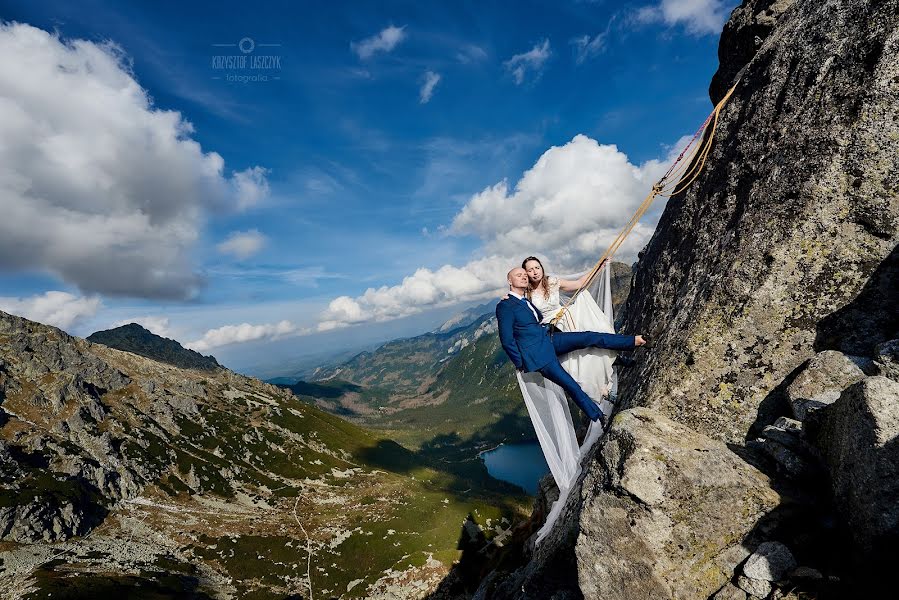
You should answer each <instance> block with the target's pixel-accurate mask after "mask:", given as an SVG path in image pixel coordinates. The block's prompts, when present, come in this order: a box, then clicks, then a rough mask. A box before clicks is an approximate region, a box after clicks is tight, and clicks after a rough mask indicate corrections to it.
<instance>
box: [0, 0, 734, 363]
mask: <svg viewBox="0 0 899 600" xmlns="http://www.w3.org/2000/svg"><path fill="white" fill-rule="evenodd" d="M735 4H736V3H735V2H723V1H720V0H662V1H661V2H651V1H648V2H634V3H613V2H601V1H600V2H584V1H571V2H496V3H474V2H444V3H436V2H433V3H432V2H405V3H404V2H380V3H373V2H354V3H349V2H331V3H318V2H316V3H312V2H282V3H278V2H270V3H265V4H260V3H248V2H239V3H238V2H217V3H208V4H207V3H200V2H193V3H192V2H132V3H122V2H100V1H97V2H53V1H46V2H40V3H34V2H15V1H14V2H9V1H6V0H3V1H2V2H0V19H2V20H3V21H4V22H5V25H4V29H3V32H2V35H3V45H2V50H3V52H4V61H3V63H0V100H3V101H5V102H7V103H8V104H9V105H11V106H14V107H16V110H15V111H12V112H7V115H8V116H7V117H5V118H0V133H4V134H6V135H5V139H13V140H18V139H21V140H22V141H21V147H16V146H15V145H14V144H10V146H11V149H9V150H8V151H9V152H15V156H16V157H18V158H17V159H16V161H6V163H5V164H6V166H5V167H0V206H3V207H4V209H6V208H10V210H4V212H5V213H6V214H7V215H11V216H8V217H7V221H8V222H7V224H6V226H7V228H8V230H3V231H0V233H3V234H5V235H4V236H3V237H5V238H6V240H7V241H6V242H5V245H4V242H3V241H0V251H2V254H3V255H5V256H6V258H5V259H4V258H0V308H3V309H4V310H9V311H11V312H17V313H18V314H24V315H25V316H29V317H31V318H35V319H37V320H42V321H44V322H50V323H53V324H56V325H59V326H61V327H63V328H64V329H66V330H67V331H69V332H71V333H73V334H76V335H87V334H89V333H90V332H92V331H95V330H97V329H104V328H108V327H110V326H112V325H114V324H116V323H118V322H120V321H123V320H124V321H127V320H140V321H142V322H144V323H145V324H147V325H148V326H150V328H151V329H155V330H156V331H157V332H159V333H162V334H163V335H170V336H173V337H176V338H177V339H179V341H182V342H185V343H187V342H191V343H192V345H194V347H197V348H198V349H200V350H201V351H204V352H209V353H213V354H215V355H216V356H217V357H220V358H221V359H223V360H224V362H225V363H226V364H228V365H229V366H233V367H235V368H237V369H245V370H252V368H253V367H255V366H257V365H260V364H262V363H263V362H265V360H264V359H263V358H262V357H261V356H260V355H265V358H267V357H268V355H272V358H271V362H275V356H274V355H277V357H278V358H279V359H283V358H284V357H285V356H292V355H296V356H299V355H302V354H303V353H304V352H312V351H313V350H315V351H321V350H324V349H336V348H343V347H347V346H350V345H352V344H358V345H361V344H365V343H370V342H372V341H375V340H378V339H389V338H391V337H396V336H398V335H409V334H412V333H416V332H418V331H423V330H425V329H428V328H430V327H432V326H434V325H435V324H436V323H437V322H438V321H439V320H440V319H442V318H445V317H446V316H447V315H449V314H450V313H452V312H453V311H454V310H458V307H459V306H461V305H464V304H465V303H473V302H483V300H484V299H485V298H487V297H489V296H490V295H491V294H495V291H496V290H497V289H499V288H501V287H502V278H501V277H499V278H498V280H497V276H496V274H497V273H504V272H505V270H504V269H505V267H506V266H507V265H509V264H510V261H514V260H516V259H517V257H518V256H524V255H527V254H531V253H535V252H536V253H540V254H541V255H542V256H545V257H547V259H548V260H549V261H550V263H551V264H553V265H555V266H556V268H557V269H558V270H563V271H564V270H566V269H567V270H576V269H579V268H583V267H585V266H587V265H589V264H590V262H592V261H591V260H590V259H591V258H595V257H598V255H599V254H600V253H601V249H602V248H603V247H604V245H603V244H605V243H606V242H607V240H608V239H609V236H611V235H612V234H613V233H614V232H615V231H617V228H618V227H620V225H621V223H623V222H624V220H626V218H627V216H628V215H629V211H630V208H631V207H632V205H633V203H634V202H635V200H634V198H636V197H637V196H638V195H640V190H641V189H642V190H644V191H643V192H642V193H645V190H648V188H649V185H650V184H651V181H650V180H651V179H652V176H653V175H654V174H655V173H657V172H658V165H659V164H661V163H658V162H655V161H662V160H664V159H665V157H666V156H667V155H668V154H669V153H670V151H671V149H672V147H673V146H675V145H676V143H677V141H678V140H679V139H680V138H681V137H682V136H684V135H685V134H688V133H692V132H693V131H694V130H695V128H696V127H697V126H698V124H699V123H700V122H701V121H702V120H703V119H704V118H705V116H706V115H707V114H708V112H709V110H710V108H711V106H710V102H709V100H708V95H707V88H708V83H709V80H710V78H711V75H712V74H713V73H714V71H715V69H716V68H717V42H718V34H719V32H720V26H721V25H722V24H723V21H724V19H726V16H727V14H728V13H729V10H730V9H731V8H732V7H733V6H734V5H735ZM12 22H16V23H18V24H20V26H18V27H16V26H13V25H12ZM24 25H27V26H29V27H28V28H24V27H23V26H24ZM30 28H35V30H32V29H30ZM36 30H42V31H43V32H49V33H50V34H54V35H55V37H54V35H49V36H45V37H42V36H41V35H38V34H39V33H40V32H39V31H36ZM78 40H81V41H80V42H79V41H78ZM11 55H12V56H11ZM17 55H18V56H17ZM215 57H231V58H230V59H228V58H226V59H216V58H215ZM235 57H242V58H243V59H244V60H248V61H251V60H259V61H267V62H266V63H264V64H265V65H266V66H268V67H270V68H265V69H250V68H247V67H241V66H240V65H239V64H238V65H235V64H234V63H233V61H234V59H235ZM262 57H270V58H262ZM19 59H21V60H19ZM217 60H218V62H216V61H217ZM228 60H231V61H232V62H231V67H232V68H217V67H218V66H222V65H225V64H226V62H227V61H228ZM69 63H71V65H70V66H68V67H66V69H68V70H65V69H62V67H61V66H60V65H63V64H69ZM247 64H249V63H247ZM260 64H263V63H260ZM23 65H24V66H23ZM17 69H18V70H17ZM60 70H63V71H65V72H64V74H63V75H60V74H59V73H60ZM4 71H6V73H5V75H4ZM229 76H230V79H231V80H229ZM41 77H45V78H46V82H44V81H43V80H42V79H41ZM252 78H255V80H248V79H252ZM260 79H264V80H260ZM122 89H124V90H126V91H127V94H124V96H126V97H124V98H123V93H121V92H116V93H112V92H110V90H122ZM92 94H93V95H92ZM107 103H108V105H107ZM166 111H171V112H166ZM166 115H169V116H166ZM172 115H174V116H172ZM187 123H189V124H190V125H186V124H187ZM48 124H49V125H48ZM175 131H177V134H174V133H172V132H175ZM14 134H15V135H14ZM16 135H19V136H20V137H16ZM576 136H580V137H576ZM35 140H40V141H35ZM147 140H151V141H147ZM554 147H555V149H554V150H551V149H553V148H554ZM23 156H26V157H31V158H28V159H27V160H26V159H25V158H22V157H23ZM0 158H2V157H0ZM217 161H218V162H217ZM0 162H3V161H0ZM13 163H15V164H13ZM4 171H5V172H4ZM36 180H37V181H41V182H44V183H42V184H41V185H40V186H32V187H30V188H28V187H27V186H21V185H18V184H17V183H16V182H19V181H36ZM600 180H601V181H600ZM9 182H12V183H9ZM504 182H505V183H504ZM604 182H605V183H604ZM39 187H42V188H43V189H37V188H39ZM72 189H75V190H77V191H78V192H79V193H72V194H71V195H70V194H69V193H68V192H67V191H66V190H72ZM73 197H74V199H73ZM591 198H592V199H591ZM640 199H642V196H641V197H640ZM588 200H590V201H591V204H590V206H589V207H587V205H584V206H582V205H581V204H579V203H580V202H587V201H588ZM26 205H27V206H26ZM598 205H601V208H594V207H596V206H598ZM37 206H40V209H38V208H34V207H37ZM29 207H31V208H33V209H34V210H33V211H32V212H31V213H29V211H28V208H29ZM560 207H561V208H560ZM13 209H14V210H13ZM547 211H549V212H547ZM32 213H33V214H32ZM560 213H564V217H560V216H558V215H559V214H560ZM547 215H549V216H547ZM657 217H658V212H656V213H655V215H654V216H652V215H651V216H650V219H649V222H648V223H647V224H646V226H645V228H644V230H643V231H642V232H639V235H637V236H636V237H635V242H634V245H633V246H632V247H630V248H628V249H627V250H626V252H625V255H623V256H622V257H621V258H623V259H625V260H628V259H633V255H635V253H636V250H637V249H639V248H638V246H639V245H640V244H642V243H645V241H646V240H647V239H648V236H649V235H650V234H651V231H652V226H653V224H654V222H653V219H657ZM44 223H51V225H48V226H47V228H48V230H49V233H43V235H45V236H50V235H52V241H48V240H50V238H49V237H41V235H38V234H37V233H35V230H36V229H37V224H40V225H41V226H43V224H44ZM509 223H512V224H509ZM591 223H595V225H596V227H591ZM2 228H3V226H2V225H0V229H2ZM54 228H56V229H54ZM596 231H600V232H602V233H601V234H597V235H594V232H596ZM129 235H133V236H134V237H133V238H129V237H128V236H129ZM60 240H62V241H60ZM135 240H138V241H135ZM628 253H629V254H628ZM494 281H495V285H494ZM369 289H370V290H371V291H370V292H369V293H367V294H366V290H369ZM400 317H402V318H400ZM241 340H243V341H241ZM273 340H276V341H277V343H273Z"/></svg>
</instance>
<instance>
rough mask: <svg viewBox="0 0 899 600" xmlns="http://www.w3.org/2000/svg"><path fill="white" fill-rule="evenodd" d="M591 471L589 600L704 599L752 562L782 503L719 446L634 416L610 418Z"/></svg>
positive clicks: (583, 521) (584, 538)
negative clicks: (759, 530) (762, 530)
mask: <svg viewBox="0 0 899 600" xmlns="http://www.w3.org/2000/svg"><path fill="white" fill-rule="evenodd" d="M591 473H592V475H593V477H594V478H595V481H596V482H597V483H600V482H601V483H600V485H601V488H600V490H599V491H598V493H596V492H592V493H591V494H590V496H589V497H588V498H586V499H585V501H584V503H583V507H582V509H581V514H580V535H579V536H578V540H577V544H576V550H575V551H576V554H577V558H578V579H579V582H580V588H581V590H582V592H583V593H584V596H585V597H587V598H604V599H607V600H612V599H618V598H620V599H621V600H626V599H629V600H635V599H639V598H646V599H655V598H707V597H709V596H711V595H712V594H714V593H715V592H716V591H717V590H718V589H720V588H721V587H722V586H723V585H724V584H726V583H727V582H728V581H730V580H731V578H732V577H733V576H734V572H735V571H736V569H737V566H738V565H739V564H740V563H741V562H742V561H743V560H744V559H745V558H746V557H747V556H748V555H749V553H750V549H749V548H751V547H752V545H753V543H756V544H757V543H758V541H753V540H751V539H747V538H748V537H749V534H750V532H751V530H752V529H753V527H754V526H755V523H756V522H757V521H758V520H759V519H760V518H761V517H763V516H764V515H765V514H766V513H768V512H769V511H771V510H772V509H773V508H774V507H775V506H777V505H778V504H779V502H780V496H779V495H778V494H777V493H776V492H775V491H774V490H772V489H771V487H770V481H769V480H768V478H767V477H766V476H765V475H763V474H762V473H761V472H760V471H758V470H757V469H755V468H754V467H752V466H750V465H749V464H747V463H746V462H745V461H744V460H742V459H741V458H740V457H739V456H737V455H736V454H734V453H733V452H731V451H730V450H729V449H728V448H727V446H725V445H724V444H722V443H721V442H716V441H713V440H711V439H709V438H707V437H706V436H704V435H701V434H698V433H696V432H694V431H691V430H690V429H689V428H687V427H685V426H683V425H681V424H679V423H675V422H674V421H671V420H670V419H668V418H666V417H664V416H662V415H660V414H658V413H656V412H655V411H652V410H649V409H645V408H640V409H633V410H628V411H625V412H623V413H621V414H619V415H618V416H616V417H615V421H614V424H613V426H612V428H611V430H610V432H609V434H608V439H607V440H606V442H605V445H604V447H603V449H602V451H601V452H600V454H599V456H598V459H597V461H596V463H595V464H594V466H593V467H592V468H591Z"/></svg>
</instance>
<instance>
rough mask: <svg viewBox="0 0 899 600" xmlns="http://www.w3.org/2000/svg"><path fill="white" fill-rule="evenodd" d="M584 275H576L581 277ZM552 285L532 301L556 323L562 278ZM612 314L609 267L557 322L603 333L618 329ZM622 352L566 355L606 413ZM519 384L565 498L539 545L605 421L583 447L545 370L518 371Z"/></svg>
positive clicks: (568, 367) (592, 350) (552, 280)
mask: <svg viewBox="0 0 899 600" xmlns="http://www.w3.org/2000/svg"><path fill="white" fill-rule="evenodd" d="M577 277H578V276H574V277H572V279H577ZM547 281H548V283H549V284H550V294H549V298H546V297H544V295H543V293H542V292H540V291H538V292H536V293H534V294H533V295H532V298H531V301H532V302H533V303H534V304H535V305H536V306H537V308H539V309H540V312H542V313H543V316H544V319H543V322H544V323H548V322H550V321H551V320H552V319H553V318H554V317H555V316H556V314H557V313H558V312H559V309H560V308H561V307H562V303H563V297H562V294H561V293H560V290H559V280H558V279H556V278H547ZM613 320H614V316H613V314H612V292H611V287H610V277H609V269H608V268H603V270H602V271H600V272H599V274H598V275H597V277H596V278H595V280H594V284H593V285H592V286H591V287H590V288H588V289H585V290H584V291H582V292H581V293H580V294H578V296H577V298H575V300H574V302H572V303H571V305H569V307H568V309H567V310H566V314H565V316H564V317H563V318H562V319H561V320H559V322H558V323H556V326H557V327H558V328H559V329H561V330H562V331H599V332H601V333H615V327H614V325H613V322H614V321H613ZM615 355H616V353H615V352H614V351H612V350H605V349H600V348H589V349H586V350H578V351H575V352H570V353H569V354H566V355H565V356H564V357H560V362H561V364H562V367H563V368H564V369H565V370H566V371H568V373H569V374H570V375H571V376H572V377H573V378H574V379H575V381H577V382H578V384H579V385H580V386H581V388H582V389H583V390H584V391H585V392H586V393H587V395H588V396H590V398H592V399H593V400H594V401H595V402H596V403H597V405H598V406H599V408H600V410H602V411H603V413H605V414H606V415H611V414H612V405H611V403H609V401H608V396H609V395H610V394H611V395H614V394H615V393H616V392H617V379H616V377H615V371H614V369H613V367H612V363H613V362H614V360H615ZM517 377H518V385H519V386H520V388H521V394H522V396H523V397H524V403H525V406H527V409H528V414H529V415H530V417H531V422H532V423H533V424H534V430H535V431H536V433H537V439H538V441H539V442H540V448H541V449H542V450H543V455H544V456H545V457H546V462H547V464H548V465H549V470H550V472H551V473H552V476H553V479H554V480H555V482H556V485H557V486H558V488H559V499H558V500H556V502H555V503H554V504H553V506H552V509H550V513H549V515H548V516H547V518H546V523H544V525H543V527H541V528H540V530H539V531H538V532H537V542H538V543H539V542H540V541H541V540H542V539H543V538H544V537H545V536H546V534H547V533H549V532H550V530H551V529H552V527H553V525H554V524H555V522H556V521H557V520H558V518H559V515H560V514H561V512H562V508H563V507H564V506H565V501H566V499H567V498H568V493H569V491H570V490H571V488H572V487H573V485H574V483H575V482H576V480H577V477H578V475H579V473H580V459H581V457H582V456H583V455H584V454H586V452H587V451H588V450H589V449H590V447H591V446H592V445H593V444H594V443H595V442H596V440H598V439H599V437H600V435H602V432H603V429H602V424H601V423H599V422H591V423H590V427H589V428H588V429H587V435H586V436H585V437H584V441H583V443H582V444H580V445H578V442H577V437H576V435H575V430H574V423H573V421H572V418H571V411H570V410H569V408H568V399H567V398H566V396H565V392H564V391H563V390H562V388H561V387H559V386H558V385H556V384H555V383H553V382H551V381H548V380H546V379H544V378H543V376H542V375H540V373H536V372H534V373H521V372H518V373H517Z"/></svg>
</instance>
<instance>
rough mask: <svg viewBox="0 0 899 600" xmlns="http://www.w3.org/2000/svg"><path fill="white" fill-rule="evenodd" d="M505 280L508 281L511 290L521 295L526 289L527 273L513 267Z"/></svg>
mask: <svg viewBox="0 0 899 600" xmlns="http://www.w3.org/2000/svg"><path fill="white" fill-rule="evenodd" d="M507 278H508V280H509V286H510V287H511V288H512V289H513V290H515V291H518V292H520V293H521V292H524V291H525V290H527V289H528V272H527V271H525V270H524V269H522V268H521V267H515V268H514V269H512V270H511V271H509V275H508V276H507Z"/></svg>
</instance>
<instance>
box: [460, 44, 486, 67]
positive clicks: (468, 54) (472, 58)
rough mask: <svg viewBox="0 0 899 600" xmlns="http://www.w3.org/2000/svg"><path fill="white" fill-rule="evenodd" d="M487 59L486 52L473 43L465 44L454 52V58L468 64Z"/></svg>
mask: <svg viewBox="0 0 899 600" xmlns="http://www.w3.org/2000/svg"><path fill="white" fill-rule="evenodd" d="M486 59H487V52H486V51H485V50H484V49H483V48H481V47H480V46H476V45H474V44H466V45H464V46H462V47H461V48H460V49H459V51H458V52H456V60H458V61H459V62H460V63H462V64H465V65H469V64H473V63H477V62H481V61H482V60H486Z"/></svg>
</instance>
